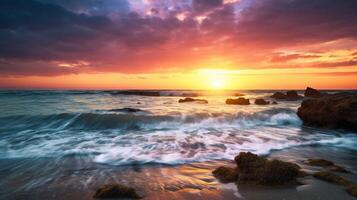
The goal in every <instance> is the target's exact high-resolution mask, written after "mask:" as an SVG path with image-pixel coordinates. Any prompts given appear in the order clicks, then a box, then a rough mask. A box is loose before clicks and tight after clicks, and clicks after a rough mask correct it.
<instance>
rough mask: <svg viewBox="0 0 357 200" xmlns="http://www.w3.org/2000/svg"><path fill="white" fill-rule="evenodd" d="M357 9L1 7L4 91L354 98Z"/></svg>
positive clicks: (103, 2)
mask: <svg viewBox="0 0 357 200" xmlns="http://www.w3.org/2000/svg"><path fill="white" fill-rule="evenodd" d="M356 11H357V1H356V0H1V1H0V88H3V89H303V88H305V87H306V86H312V87H315V88H318V89H357V12H356Z"/></svg>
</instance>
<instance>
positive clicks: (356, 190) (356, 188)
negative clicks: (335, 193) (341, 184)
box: [346, 185, 357, 197]
mask: <svg viewBox="0 0 357 200" xmlns="http://www.w3.org/2000/svg"><path fill="white" fill-rule="evenodd" d="M346 191H347V192H348V193H349V194H350V195H352V196H354V197H357V185H352V186H350V187H348V188H347V190H346Z"/></svg>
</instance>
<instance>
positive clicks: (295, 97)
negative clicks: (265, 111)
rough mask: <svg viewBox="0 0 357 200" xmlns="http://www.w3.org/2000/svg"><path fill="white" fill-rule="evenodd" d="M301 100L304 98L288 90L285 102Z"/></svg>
mask: <svg viewBox="0 0 357 200" xmlns="http://www.w3.org/2000/svg"><path fill="white" fill-rule="evenodd" d="M303 98H304V97H303V96H301V95H298V93H297V92H296V91H294V90H290V91H287V92H286V100H288V101H297V100H300V99H303Z"/></svg>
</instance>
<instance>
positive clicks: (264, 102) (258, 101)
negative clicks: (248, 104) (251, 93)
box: [254, 99, 269, 105]
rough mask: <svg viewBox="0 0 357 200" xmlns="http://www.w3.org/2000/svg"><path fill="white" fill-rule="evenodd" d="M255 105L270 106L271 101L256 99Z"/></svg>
mask: <svg viewBox="0 0 357 200" xmlns="http://www.w3.org/2000/svg"><path fill="white" fill-rule="evenodd" d="M254 103H255V104H256V105H268V104H269V101H265V100H264V99H256V100H255V102H254Z"/></svg>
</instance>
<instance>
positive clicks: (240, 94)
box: [234, 92, 245, 97]
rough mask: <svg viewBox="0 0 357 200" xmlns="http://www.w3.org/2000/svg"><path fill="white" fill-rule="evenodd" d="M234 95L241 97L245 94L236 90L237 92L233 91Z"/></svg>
mask: <svg viewBox="0 0 357 200" xmlns="http://www.w3.org/2000/svg"><path fill="white" fill-rule="evenodd" d="M234 96H235V97H242V96H245V94H242V93H239V92H237V93H234Z"/></svg>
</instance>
